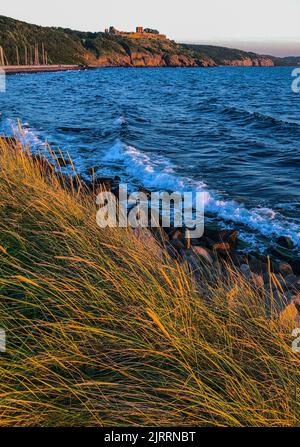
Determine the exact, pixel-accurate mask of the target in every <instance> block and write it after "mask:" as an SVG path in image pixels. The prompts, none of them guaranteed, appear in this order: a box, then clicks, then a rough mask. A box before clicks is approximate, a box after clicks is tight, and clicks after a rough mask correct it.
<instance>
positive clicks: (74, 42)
mask: <svg viewBox="0 0 300 447" xmlns="http://www.w3.org/2000/svg"><path fill="white" fill-rule="evenodd" d="M36 43H38V44H39V47H40V48H41V45H42V43H44V45H45V49H46V50H47V52H48V55H49V61H50V62H51V63H53V64H77V63H90V64H97V61H98V60H99V58H106V59H107V58H108V59H109V61H111V64H112V65H118V64H123V65H126V64H127V65H128V64H130V63H131V61H130V58H128V56H130V55H131V54H135V55H136V54H140V55H141V57H143V56H146V59H148V60H149V59H151V57H155V56H156V57H161V59H162V60H163V61H164V60H166V61H168V60H169V59H170V57H172V56H174V55H175V56H177V57H179V58H180V57H183V58H187V59H186V61H185V63H184V64H191V63H192V64H193V63H194V64H196V65H203V64H204V65H207V64H209V65H219V64H221V65H222V64H223V61H224V60H227V61H228V60H229V61H230V60H241V59H243V58H250V59H255V58H256V57H257V55H256V54H255V53H247V52H245V51H241V50H234V49H228V48H223V47H214V46H208V45H180V44H176V43H175V42H172V41H169V40H167V41H163V42H161V41H153V40H152V41H149V40H148V39H144V40H138V41H136V40H134V39H125V38H121V37H116V36H109V35H106V34H104V33H89V32H80V31H73V30H70V29H63V28H46V27H41V26H36V25H30V24H27V23H24V22H20V21H18V20H14V19H10V18H7V17H4V16H0V45H2V46H3V48H4V49H5V52H6V55H7V58H8V61H9V63H10V64H16V61H17V59H16V46H17V47H18V49H19V53H20V60H21V63H24V46H25V45H27V47H28V52H29V46H32V47H33V46H34V45H35V44H36ZM126 58H127V59H126ZM273 60H274V61H275V63H276V64H277V65H296V64H297V63H299V62H300V59H299V58H296V59H289V58H286V59H279V58H273ZM158 63H159V60H158ZM133 64H138V61H135V62H133ZM167 64H169V62H167ZM173 64H174V62H173ZM170 65H172V63H170Z"/></svg>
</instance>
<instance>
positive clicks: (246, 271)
mask: <svg viewBox="0 0 300 447" xmlns="http://www.w3.org/2000/svg"><path fill="white" fill-rule="evenodd" d="M240 271H241V272H242V274H243V275H244V276H246V277H249V276H250V274H251V270H250V267H249V265H248V264H242V265H241V267H240Z"/></svg>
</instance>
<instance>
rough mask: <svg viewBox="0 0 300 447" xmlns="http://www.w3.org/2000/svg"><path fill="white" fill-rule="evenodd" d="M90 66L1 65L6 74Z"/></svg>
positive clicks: (46, 71)
mask: <svg viewBox="0 0 300 447" xmlns="http://www.w3.org/2000/svg"><path fill="white" fill-rule="evenodd" d="M85 68H89V67H81V66H80V65H36V66H35V65H5V66H0V70H3V71H4V72H5V73H6V74H21V73H49V72H57V71H70V70H72V71H75V70H82V69H85Z"/></svg>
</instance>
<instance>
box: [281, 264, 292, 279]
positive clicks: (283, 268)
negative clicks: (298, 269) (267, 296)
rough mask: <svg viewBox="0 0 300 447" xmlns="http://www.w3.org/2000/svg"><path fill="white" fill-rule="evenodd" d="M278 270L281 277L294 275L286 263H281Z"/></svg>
mask: <svg viewBox="0 0 300 447" xmlns="http://www.w3.org/2000/svg"><path fill="white" fill-rule="evenodd" d="M278 270H279V273H281V275H282V276H283V277H286V276H289V275H293V273H294V272H293V269H292V267H291V265H290V264H288V263H287V262H281V263H280V264H279V267H278Z"/></svg>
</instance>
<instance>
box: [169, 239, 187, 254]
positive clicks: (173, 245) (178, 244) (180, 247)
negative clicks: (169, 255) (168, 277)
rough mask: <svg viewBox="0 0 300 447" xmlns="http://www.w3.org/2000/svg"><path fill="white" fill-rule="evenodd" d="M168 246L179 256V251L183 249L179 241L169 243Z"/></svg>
mask: <svg viewBox="0 0 300 447" xmlns="http://www.w3.org/2000/svg"><path fill="white" fill-rule="evenodd" d="M169 245H171V247H173V249H174V250H176V251H177V253H178V254H180V251H181V250H184V248H185V247H184V244H183V243H182V242H181V241H180V240H179V239H175V240H172V241H170V243H169Z"/></svg>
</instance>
